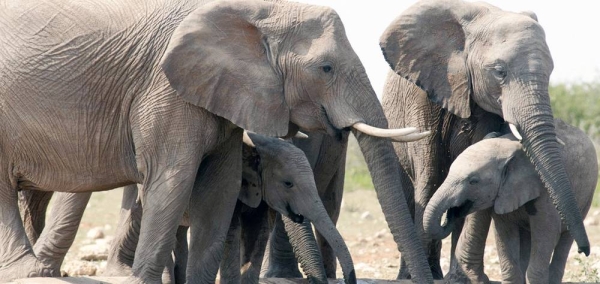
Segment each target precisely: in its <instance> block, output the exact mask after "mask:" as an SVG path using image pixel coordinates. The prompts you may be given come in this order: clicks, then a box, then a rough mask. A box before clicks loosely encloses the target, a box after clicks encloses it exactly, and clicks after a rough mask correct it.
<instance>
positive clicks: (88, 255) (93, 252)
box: [79, 244, 109, 261]
mask: <svg viewBox="0 0 600 284" xmlns="http://www.w3.org/2000/svg"><path fill="white" fill-rule="evenodd" d="M108 250H109V246H108V244H104V245H101V244H94V245H85V246H82V247H81V248H80V249H79V259H81V260H87V261H98V260H106V259H107V258H108Z"/></svg>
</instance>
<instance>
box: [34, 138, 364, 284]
mask: <svg viewBox="0 0 600 284" xmlns="http://www.w3.org/2000/svg"><path fill="white" fill-rule="evenodd" d="M249 136H250V137H251V138H252V141H253V143H254V144H255V146H256V148H252V147H249V146H246V145H244V147H243V164H242V187H241V190H240V194H239V199H240V201H241V202H238V204H237V205H236V211H235V213H234V217H233V221H232V222H231V225H230V228H229V232H228V236H227V240H226V250H225V255H224V257H223V261H222V263H221V279H224V280H222V282H223V281H226V283H237V282H240V280H241V282H242V283H257V282H258V277H259V272H260V265H261V263H262V257H263V255H264V251H265V246H266V239H267V238H268V232H269V226H268V216H267V210H265V209H266V207H265V206H264V205H263V206H259V204H260V203H261V201H262V199H264V201H265V202H266V203H267V204H268V205H269V206H270V207H271V208H273V209H275V210H277V211H278V212H279V213H280V214H282V215H283V216H285V217H284V218H283V219H284V222H285V223H286V225H285V227H286V231H287V233H288V234H289V235H290V239H291V240H292V242H291V243H292V246H293V247H294V251H295V252H296V256H297V257H298V259H299V260H300V264H301V265H302V267H303V270H304V272H305V274H307V277H308V278H309V280H310V282H311V283H326V281H327V280H326V276H325V270H324V267H323V262H322V259H321V255H320V253H319V250H318V248H317V243H316V240H315V238H314V235H313V233H312V227H311V226H310V223H308V222H309V221H312V223H313V224H314V225H315V228H316V229H317V231H319V232H321V234H322V235H323V236H325V238H326V239H327V240H328V242H329V243H331V244H333V249H334V251H335V253H336V255H338V256H339V257H340V263H341V264H342V269H343V271H344V278H345V279H347V283H355V282H356V279H355V276H354V268H353V265H352V259H351V257H350V254H349V252H348V248H347V247H346V246H345V243H344V241H343V239H342V237H341V236H340V235H339V232H337V230H336V228H335V225H334V224H333V223H332V222H331V220H330V219H329V216H328V215H327V212H326V211H325V208H324V207H323V204H322V203H321V201H320V198H319V196H318V193H317V189H316V186H315V184H314V180H313V173H312V170H311V169H310V166H309V164H308V161H307V159H306V157H305V156H304V153H303V152H302V151H301V150H299V149H298V148H296V147H295V146H293V145H292V144H291V143H288V142H284V141H281V140H279V139H276V138H267V137H263V136H259V135H254V134H250V135H249ZM39 193H40V194H44V192H39ZM64 195H70V196H72V198H73V199H81V200H82V201H83V199H86V201H85V202H87V200H89V196H90V194H89V193H79V194H73V193H61V194H58V195H57V198H59V200H61V201H63V200H64V199H65V198H64ZM261 198H262V199H261ZM85 202H83V203H85ZM64 204H66V205H68V206H72V205H73V204H72V202H71V203H57V204H56V205H55V206H54V207H53V208H58V209H54V210H56V211H55V212H66V211H67V209H68V208H64V206H65V205H64ZM30 207H32V206H30ZM84 207H85V206H83V208H84ZM256 207H259V208H256ZM255 208H256V209H255ZM77 209H79V208H77ZM36 211H41V210H36ZM77 212H80V215H79V219H77V222H76V223H74V224H75V226H66V225H65V226H60V230H62V231H63V233H62V234H60V231H59V230H57V229H58V228H54V227H53V226H52V225H56V224H60V223H66V221H67V220H74V219H75V218H69V217H70V216H66V214H62V215H60V214H56V213H53V215H52V217H51V218H50V219H51V223H50V224H51V225H50V226H47V227H46V228H44V230H43V233H42V236H41V237H40V240H39V241H38V242H36V244H35V246H34V247H35V248H37V249H36V252H37V253H39V254H41V255H44V256H46V257H44V258H42V261H44V262H45V263H47V264H49V265H51V267H53V268H55V269H59V268H60V266H61V264H62V261H63V259H64V254H65V253H66V249H65V250H61V251H60V252H61V253H60V254H52V251H53V250H55V249H56V248H57V247H58V246H57V244H58V243H60V242H62V241H61V239H70V240H73V239H74V237H75V233H76V229H77V227H76V226H77V225H78V224H79V221H80V218H81V216H82V214H83V210H78V211H77ZM72 215H73V214H71V216H72ZM34 216H35V215H34ZM141 216H142V206H141V204H140V202H139V200H138V190H137V187H136V186H127V187H126V188H125V189H124V194H123V204H122V212H121V219H120V221H119V226H118V230H117V233H116V238H115V240H114V241H113V246H112V247H111V251H110V254H109V259H108V265H107V272H106V273H105V274H106V275H110V276H124V275H130V274H131V266H132V263H133V258H134V254H135V248H136V246H137V242H138V235H139V228H140V221H141ZM304 217H306V219H305V218H304ZM33 220H34V221H35V220H36V218H34V219H33ZM303 220H304V222H303ZM61 221H62V222H61ZM34 223H35V222H34ZM188 226H189V224H187V220H185V218H184V224H182V226H180V227H179V229H178V232H177V246H176V248H175V250H174V254H175V263H174V267H173V265H168V269H167V273H166V274H165V275H163V279H164V280H165V281H167V280H168V281H170V282H172V283H184V282H185V267H186V264H187V255H188V251H187V227H188ZM73 227H74V228H73ZM50 232H52V233H50ZM48 235H52V236H53V237H47V236H48ZM242 236H243V237H242ZM240 238H241V239H242V240H243V243H242V244H241V246H240ZM70 244H71V243H69V244H68V245H70ZM241 256H242V257H244V259H243V262H241V263H242V267H243V272H242V274H241V275H240V257H241ZM240 276H241V277H240Z"/></svg>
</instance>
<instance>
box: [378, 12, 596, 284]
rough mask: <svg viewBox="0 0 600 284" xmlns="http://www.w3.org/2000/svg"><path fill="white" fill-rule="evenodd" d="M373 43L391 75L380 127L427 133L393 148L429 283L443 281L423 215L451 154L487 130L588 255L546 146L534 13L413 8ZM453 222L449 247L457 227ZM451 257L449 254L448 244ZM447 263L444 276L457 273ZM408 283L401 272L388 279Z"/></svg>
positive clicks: (542, 67) (554, 148) (554, 150)
mask: <svg viewBox="0 0 600 284" xmlns="http://www.w3.org/2000/svg"><path fill="white" fill-rule="evenodd" d="M380 46H381V49H382V52H383V55H384V57H385V59H386V61H387V62H388V63H389V65H390V67H391V69H392V70H391V71H390V72H389V74H388V77H387V79H386V83H385V88H384V92H383V95H382V104H383V108H384V112H385V115H386V117H387V118H388V121H389V124H390V127H399V126H402V125H409V124H410V125H411V126H415V127H417V128H420V129H421V128H422V129H428V130H430V131H431V132H432V134H431V135H430V136H429V137H427V138H426V139H424V140H421V141H417V142H412V143H407V144H406V145H395V146H394V149H395V151H396V154H397V155H398V157H399V160H400V162H401V164H402V166H403V168H404V169H405V171H406V174H407V175H408V176H407V178H402V180H406V181H407V182H406V184H404V185H403V189H405V190H407V191H412V194H411V193H409V192H407V193H405V196H409V195H414V196H413V198H412V200H409V201H411V203H414V204H412V205H410V207H411V213H412V214H413V215H414V220H415V226H416V227H417V230H418V231H419V236H420V238H421V240H422V243H423V246H424V247H425V250H426V251H427V254H428V262H429V265H430V266H431V270H432V273H433V276H434V278H435V279H441V278H442V277H443V272H442V270H441V267H440V262H439V258H440V250H441V242H439V241H436V240H432V239H431V238H430V237H429V236H428V235H427V234H426V233H425V232H424V230H423V223H422V222H423V214H424V210H425V208H426V206H427V204H428V202H429V200H430V198H431V196H433V194H434V192H435V191H436V189H437V188H438V187H439V185H440V184H442V182H443V180H444V178H445V177H446V175H447V173H448V169H449V167H450V165H451V164H452V161H454V159H456V157H457V156H458V154H460V153H461V152H462V151H463V150H464V149H465V148H467V147H468V146H469V145H472V144H474V143H476V142H478V141H480V140H481V139H482V138H483V137H484V136H485V135H486V134H487V133H490V132H494V131H497V132H498V131H500V132H506V131H508V130H511V131H512V132H514V133H515V135H516V136H518V137H520V139H521V143H522V144H523V146H524V151H525V153H526V154H527V157H528V158H529V159H530V161H531V162H532V164H533V165H534V166H535V168H536V170H537V172H538V173H539V174H540V176H541V179H542V181H543V182H544V184H545V185H546V188H547V190H548V193H549V195H550V198H551V199H552V200H553V201H554V204H555V205H556V207H557V209H558V211H559V212H560V215H561V217H562V218H563V220H565V223H566V224H567V225H568V228H569V232H570V233H571V235H572V236H573V238H574V240H575V242H576V243H577V245H578V248H579V252H582V253H584V254H585V255H589V250H590V249H589V241H588V237H587V233H586V231H585V227H584V226H583V219H582V217H581V212H580V211H579V210H577V204H576V202H575V197H574V196H573V194H572V191H571V183H570V181H569V178H568V176H567V174H566V170H565V165H564V164H563V163H562V160H561V158H560V147H559V146H560V145H559V144H558V143H557V142H556V141H557V140H556V134H555V130H554V128H555V126H554V117H553V113H552V109H551V107H550V97H549V94H548V85H549V78H550V74H551V72H552V69H553V62H552V57H551V55H550V51H549V48H548V46H547V44H546V40H545V35H544V31H543V28H542V26H541V25H540V24H539V23H538V21H537V16H536V15H535V14H534V13H533V12H523V13H513V12H507V11H503V10H501V9H499V8H497V7H494V6H492V5H489V4H487V3H482V2H476V3H472V2H466V1H462V0H425V1H418V2H417V3H416V4H414V5H412V6H411V7H409V8H408V9H406V10H405V11H404V12H403V13H402V14H401V15H400V16H399V17H397V18H396V19H395V20H393V22H392V23H391V24H390V25H389V26H388V27H387V29H386V30H385V31H384V32H383V34H382V35H381V38H380ZM471 217H472V218H473V219H474V222H468V224H467V225H468V226H467V227H466V228H464V230H467V231H470V230H475V229H476V228H471V226H475V227H476V226H485V225H484V224H486V223H487V224H489V218H490V217H489V216H485V215H484V214H480V213H477V214H474V215H473V216H471ZM475 220H481V221H476V222H475ZM459 223H460V221H457V225H456V226H455V233H457V234H453V237H452V242H453V244H455V243H456V241H457V239H458V235H459V234H458V232H460V231H461V228H462V225H461V224H459ZM484 245H485V243H483V242H481V240H476V239H473V242H472V243H471V244H470V246H465V247H464V248H465V249H468V250H471V251H480V249H479V247H480V246H484ZM451 251H452V253H453V255H454V252H455V251H454V246H453V248H452V249H451ZM457 255H458V253H457ZM461 255H462V254H461ZM465 255H470V256H473V255H474V254H472V253H469V254H465ZM478 257H483V256H482V255H481V256H478ZM451 260H452V261H451V263H452V265H451V269H452V274H454V273H461V271H455V270H454V269H455V268H456V267H455V264H456V262H455V261H454V260H455V259H454V257H452V258H451ZM465 260H466V259H465ZM464 273H470V272H469V271H464ZM409 276H410V273H409V272H408V271H407V270H406V266H405V265H404V264H403V265H401V269H400V272H399V275H398V277H399V278H407V277H409Z"/></svg>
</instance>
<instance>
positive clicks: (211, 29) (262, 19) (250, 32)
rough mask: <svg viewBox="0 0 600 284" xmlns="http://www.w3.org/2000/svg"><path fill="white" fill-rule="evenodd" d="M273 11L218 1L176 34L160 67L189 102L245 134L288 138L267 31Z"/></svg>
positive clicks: (280, 84)
mask: <svg viewBox="0 0 600 284" xmlns="http://www.w3.org/2000/svg"><path fill="white" fill-rule="evenodd" d="M273 5H278V4H275V3H267V2H262V1H216V2H213V3H209V4H207V5H204V6H203V7H201V8H198V9H196V10H194V11H193V12H192V13H191V14H190V15H188V16H187V17H186V18H185V19H184V20H183V21H182V22H181V24H180V25H179V26H178V27H177V28H176V29H175V32H174V33H173V35H172V37H171V41H170V42H169V45H168V47H167V50H166V52H165V54H164V56H163V58H162V62H161V66H162V69H163V71H164V74H165V75H166V77H167V79H168V80H169V83H170V84H171V86H172V87H173V88H174V89H175V90H176V91H177V94H178V95H179V96H181V97H182V98H183V99H184V100H185V101H186V102H188V103H191V104H194V105H197V106H200V107H202V108H204V109H206V110H208V111H210V112H212V113H214V114H216V115H218V116H221V117H223V118H225V119H227V120H229V121H231V122H232V123H234V124H236V125H237V126H239V127H241V128H244V129H247V130H250V131H254V132H257V133H260V134H264V135H270V136H284V135H285V134H287V128H288V122H289V109H288V107H287V104H286V102H285V98H284V93H283V82H282V78H281V76H280V75H278V73H277V72H276V71H275V69H274V67H273V63H272V62H271V61H272V60H271V58H272V57H271V53H272V52H271V50H270V43H269V41H270V40H272V39H270V38H269V36H271V35H269V34H268V32H266V30H267V28H266V27H264V25H266V24H265V23H266V22H271V21H269V17H271V15H270V11H271V10H272V6H273ZM261 24H262V25H261ZM274 40H275V41H277V40H278V39H274Z"/></svg>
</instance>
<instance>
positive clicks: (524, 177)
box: [494, 142, 544, 214]
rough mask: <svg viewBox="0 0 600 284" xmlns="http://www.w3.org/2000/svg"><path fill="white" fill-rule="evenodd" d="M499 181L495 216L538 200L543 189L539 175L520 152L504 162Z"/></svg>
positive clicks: (523, 153)
mask: <svg viewBox="0 0 600 284" xmlns="http://www.w3.org/2000/svg"><path fill="white" fill-rule="evenodd" d="M517 143H518V142H517ZM501 179H502V180H501V183H500V188H499V189H498V191H499V192H498V197H496V200H495V202H494V212H496V214H505V213H508V212H512V211H515V210H517V209H519V208H520V207H521V206H523V205H524V204H525V203H527V202H529V201H531V200H534V199H536V198H538V197H539V196H540V188H544V186H543V184H541V180H540V177H539V174H538V173H537V172H536V171H535V169H534V167H533V165H532V164H531V162H530V161H529V159H528V158H527V156H526V155H525V152H524V151H522V150H519V151H517V152H515V154H514V155H512V156H510V157H509V158H508V159H507V160H506V162H505V163H504V166H503V167H502V176H501ZM538 183H539V184H538Z"/></svg>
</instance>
